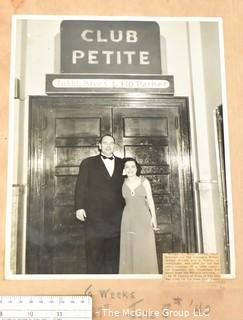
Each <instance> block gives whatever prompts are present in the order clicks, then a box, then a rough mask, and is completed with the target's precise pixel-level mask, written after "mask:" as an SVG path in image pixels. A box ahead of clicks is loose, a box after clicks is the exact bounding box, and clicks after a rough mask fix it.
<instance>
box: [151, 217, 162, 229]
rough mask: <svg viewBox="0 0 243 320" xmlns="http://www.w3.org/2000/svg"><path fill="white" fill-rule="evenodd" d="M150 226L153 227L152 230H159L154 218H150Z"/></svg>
mask: <svg viewBox="0 0 243 320" xmlns="http://www.w3.org/2000/svg"><path fill="white" fill-rule="evenodd" d="M151 226H152V228H153V230H154V231H155V232H156V231H159V230H160V228H159V227H158V225H157V220H156V218H152V219H151Z"/></svg>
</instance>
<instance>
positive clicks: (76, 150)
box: [26, 95, 196, 274]
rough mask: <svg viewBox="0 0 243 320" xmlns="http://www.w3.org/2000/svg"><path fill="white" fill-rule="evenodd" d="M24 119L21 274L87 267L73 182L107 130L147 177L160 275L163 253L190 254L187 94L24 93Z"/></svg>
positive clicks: (75, 271) (70, 271) (67, 271)
mask: <svg viewBox="0 0 243 320" xmlns="http://www.w3.org/2000/svg"><path fill="white" fill-rule="evenodd" d="M29 122H30V127H29V137H30V145H29V194H28V218H27V241H26V273H27V274H83V273H85V272H86V260H85V252H84V240H85V239H84V230H83V224H82V223H80V222H79V221H78V220H77V219H76V217H75V214H74V190H75V183H76V177H77V174H78V169H79V164H80V162H81V160H82V159H84V158H86V157H89V156H92V155H96V154H97V153H98V149H97V143H98V140H99V139H100V137H101V136H102V135H104V134H106V133H110V134H112V135H113V136H114V138H115V140H116V150H115V154H116V155H117V156H120V157H122V158H123V157H127V156H129V157H130V156H132V157H135V158H136V159H137V160H138V162H139V163H140V164H141V165H142V174H143V175H144V176H146V177H147V178H148V179H149V180H150V182H151V185H152V191H153V196H154V200H155V206H156V214H157V220H158V224H159V227H160V231H159V232H158V233H157V234H156V246H157V254H158V261H159V267H160V272H162V253H168V252H194V251H195V245H196V244H195V228H194V210H193V197H192V185H191V183H192V180H191V168H190V154H189V151H190V150H189V121H188V104H187V99H186V98H176V97H163V96H149V95H147V96H145V97H143V98H131V97H130V98H129V97H125V96H123V97H116V96H114V95H113V96H109V95H105V96H102V95H96V96H94V95H93V96H87V95H84V96H78V97H71V96H70V97H68V96H65V97H61V96H59V97H58V96H52V97H46V96H39V97H30V117H29ZM138 223H139V221H138Z"/></svg>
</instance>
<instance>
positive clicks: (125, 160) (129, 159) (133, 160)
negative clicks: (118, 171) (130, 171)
mask: <svg viewBox="0 0 243 320" xmlns="http://www.w3.org/2000/svg"><path fill="white" fill-rule="evenodd" d="M128 161H132V162H134V163H135V165H136V167H137V172H136V175H137V176H138V177H139V176H140V175H141V172H142V167H141V166H140V164H139V163H138V162H137V160H136V159H135V158H131V157H130V158H129V157H128V158H124V159H123V166H124V168H125V164H126V162H128Z"/></svg>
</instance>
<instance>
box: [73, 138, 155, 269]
mask: <svg viewBox="0 0 243 320" xmlns="http://www.w3.org/2000/svg"><path fill="white" fill-rule="evenodd" d="M114 147H115V141H114V138H113V137H112V136H111V135H104V136H103V137H102V138H101V139H100V142H99V151H100V154H99V155H97V156H94V157H89V158H87V159H84V160H83V161H82V162H81V164H80V168H79V174H78V178H77V183H76V190H75V210H76V217H77V218H78V219H79V220H81V221H84V222H85V225H84V226H85V228H84V229H85V238H86V244H85V246H86V258H87V273H89V274H118V273H120V274H148V273H150V274H156V273H158V262H157V256H156V247H155V237H154V230H155V231H156V230H157V229H158V227H157V221H156V214H155V207H154V201H153V197H152V191H151V187H150V183H149V181H148V180H147V179H146V178H144V177H142V176H141V175H140V174H141V167H140V165H139V164H138V163H137V161H136V160H135V159H133V158H125V159H121V158H118V157H115V156H114V154H113V152H114ZM124 175H125V176H124Z"/></svg>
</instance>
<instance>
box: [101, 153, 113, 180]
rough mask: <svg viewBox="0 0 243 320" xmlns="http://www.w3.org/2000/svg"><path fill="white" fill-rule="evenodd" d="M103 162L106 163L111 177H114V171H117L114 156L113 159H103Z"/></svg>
mask: <svg viewBox="0 0 243 320" xmlns="http://www.w3.org/2000/svg"><path fill="white" fill-rule="evenodd" d="M101 159H102V161H103V162H104V165H105V167H106V170H107V171H108V173H109V175H110V176H112V175H113V172H114V169H115V158H114V156H113V159H112V160H111V159H103V158H102V157H101Z"/></svg>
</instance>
